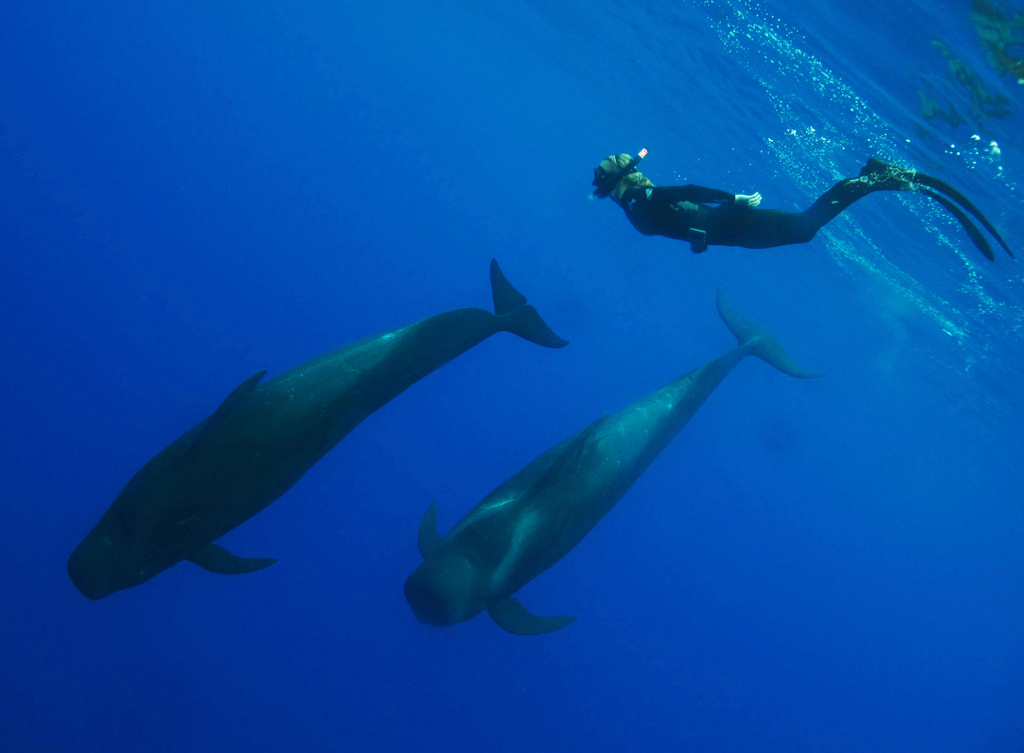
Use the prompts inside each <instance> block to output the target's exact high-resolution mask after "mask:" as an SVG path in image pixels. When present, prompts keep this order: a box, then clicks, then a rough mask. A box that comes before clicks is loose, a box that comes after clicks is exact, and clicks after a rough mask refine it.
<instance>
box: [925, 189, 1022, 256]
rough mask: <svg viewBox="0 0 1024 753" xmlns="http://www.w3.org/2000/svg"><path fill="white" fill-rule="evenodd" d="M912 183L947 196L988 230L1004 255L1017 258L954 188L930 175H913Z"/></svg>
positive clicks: (947, 206)
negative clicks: (1001, 248) (1004, 252)
mask: <svg viewBox="0 0 1024 753" xmlns="http://www.w3.org/2000/svg"><path fill="white" fill-rule="evenodd" d="M914 182H915V183H920V184H921V185H922V186H928V187H929V188H934V189H935V190H936V191H942V193H944V194H946V196H948V197H949V198H951V199H953V201H955V202H957V203H958V204H960V206H962V207H963V208H964V209H966V210H967V211H968V212H970V213H971V214H973V215H974V217H975V218H976V219H977V220H978V222H980V223H981V224H982V227H984V228H985V229H986V230H988V231H989V232H990V233H992V237H993V238H995V239H996V240H997V241H999V245H1000V246H1002V247H1003V250H1005V251H1006V253H1008V254H1009V255H1010V258H1012V259H1016V258H1017V257H1015V256H1014V255H1013V251H1011V250H1010V247H1009V246H1007V245H1006V241H1004V240H1003V237H1002V236H1001V235H1000V234H999V233H998V232H997V231H996V229H995V228H994V227H992V223H991V222H989V221H988V219H987V218H986V217H985V215H983V214H982V213H981V210H979V209H978V208H977V207H976V206H974V203H973V202H972V201H971V200H970V199H968V198H967V197H966V196H964V195H963V194H962V193H960V192H959V191H957V190H956V189H955V188H953V186H951V185H949V183H946V182H945V181H941V180H939V179H938V178H933V177H932V176H931V175H925V174H924V173H915V174H914ZM922 193H926V194H928V195H929V196H931V197H932V198H935V199H939V197H938V196H936V195H935V194H933V193H932V192H931V191H922ZM939 203H940V204H942V205H943V206H944V207H946V208H947V209H950V207H949V204H948V203H946V202H943V201H942V200H941V199H939ZM950 211H951V212H953V214H956V212H955V211H953V210H952V209H950ZM962 214H963V213H962V212H961V215H962ZM957 219H958V220H960V224H961V225H963V226H964V228H965V229H966V228H967V225H966V223H965V222H964V220H962V219H960V217H957ZM967 232H968V234H970V235H971V240H974V243H975V245H977V246H978V247H979V248H981V245H980V244H979V243H978V241H977V240H975V239H974V235H973V234H971V231H970V230H968V231H967ZM975 232H976V233H977V234H978V236H981V233H978V232H977V230H975ZM986 245H987V243H986ZM982 253H985V249H984V248H982ZM985 256H988V254H985ZM988 258H989V259H993V261H994V260H995V259H994V257H992V256H988Z"/></svg>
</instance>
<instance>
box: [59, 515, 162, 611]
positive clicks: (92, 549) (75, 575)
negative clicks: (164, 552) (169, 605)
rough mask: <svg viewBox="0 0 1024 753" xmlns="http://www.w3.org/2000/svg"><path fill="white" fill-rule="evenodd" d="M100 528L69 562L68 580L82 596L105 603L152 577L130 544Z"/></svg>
mask: <svg viewBox="0 0 1024 753" xmlns="http://www.w3.org/2000/svg"><path fill="white" fill-rule="evenodd" d="M104 528H105V526H103V527H101V526H100V525H97V526H96V528H94V529H93V530H92V531H91V532H90V533H89V535H88V536H86V537H85V538H84V539H83V540H82V543H80V544H79V545H78V546H77V547H75V551H73V552H72V553H71V556H70V557H69V558H68V576H69V577H70V578H71V582H72V583H74V584H75V588H77V589H78V590H79V591H80V592H81V593H82V595H83V596H85V597H86V598H88V599H93V600H96V599H102V598H104V597H106V596H110V594H112V593H114V592H115V591H121V590H123V589H125V588H131V587H132V586H137V585H139V584H140V583H142V582H144V581H147V580H149V579H150V578H151V577H152V576H153V575H154V574H155V573H152V572H151V571H150V570H149V568H148V567H147V564H145V563H142V562H140V559H139V557H138V555H137V553H136V552H135V551H133V550H134V547H132V546H131V542H130V541H126V540H125V539H123V538H120V537H117V536H116V535H114V536H112V535H111V534H112V533H113V532H112V531H106V530H104Z"/></svg>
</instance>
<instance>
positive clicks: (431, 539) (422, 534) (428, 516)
mask: <svg viewBox="0 0 1024 753" xmlns="http://www.w3.org/2000/svg"><path fill="white" fill-rule="evenodd" d="M416 543H417V544H418V545H419V548H420V556H421V557H423V559H426V558H427V557H429V556H430V555H432V554H433V553H434V552H436V551H437V550H438V549H440V548H441V537H440V536H438V534H437V502H431V503H430V507H428V508H427V511H426V512H425V513H423V520H421V521H420V531H419V536H418V538H417V542H416Z"/></svg>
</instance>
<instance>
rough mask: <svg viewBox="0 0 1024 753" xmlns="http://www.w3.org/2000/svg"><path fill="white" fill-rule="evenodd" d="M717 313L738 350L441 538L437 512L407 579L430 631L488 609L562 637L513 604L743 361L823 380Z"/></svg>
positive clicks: (588, 435) (490, 501)
mask: <svg viewBox="0 0 1024 753" xmlns="http://www.w3.org/2000/svg"><path fill="white" fill-rule="evenodd" d="M718 312H719V314H720V315H721V317H722V320H723V321H724V322H725V324H726V326H728V327H729V329H730V330H732V333H733V334H734V335H735V336H736V340H737V342H738V347H736V348H733V349H732V350H730V351H729V352H727V353H725V354H724V355H722V356H720V357H719V358H716V359H715V360H714V361H711V362H709V363H706V364H704V365H703V366H701V367H700V368H698V369H694V370H693V371H691V372H690V373H688V374H685V375H684V376H681V377H679V378H678V379H676V380H675V381H673V382H670V383H669V384H667V385H665V386H664V387H662V388H661V389H660V390H656V391H654V392H652V393H651V394H649V395H647V396H646V397H644V398H643V399H641V400H639V401H638V402H636V403H634V404H633V405H631V406H629V407H628V408H626V409H625V410H622V411H619V412H618V413H615V414H612V415H605V416H602V417H601V418H599V419H597V420H596V421H595V422H594V423H592V424H591V425H590V426H588V427H587V428H585V429H583V431H580V432H578V433H576V434H574V435H573V436H571V437H569V438H568V439H566V440H564V441H563V442H561V443H559V444H557V445H555V446H554V447H552V448H551V449H550V450H548V451H547V452H545V453H544V454H543V455H541V456H540V457H538V458H537V459H536V460H534V461H533V462H532V463H530V464H529V465H527V466H526V467H525V468H523V469H522V470H521V471H519V472H518V473H517V474H516V475H514V476H513V477H512V478H510V479H509V480H508V481H506V482H505V483H503V484H502V485H501V486H499V487H498V488H497V489H495V490H494V491H493V492H491V493H490V494H489V495H487V496H486V497H485V498H484V499H483V501H481V502H480V503H479V504H478V505H477V506H476V507H474V508H473V509H472V510H470V511H469V513H468V514H467V515H466V516H465V517H464V518H463V519H462V520H460V521H459V522H458V524H456V526H455V527H454V528H453V529H452V530H451V531H450V532H449V533H448V535H447V536H445V537H444V538H443V539H442V538H441V537H440V536H438V533H437V505H436V503H434V504H431V505H430V507H429V508H428V509H427V512H426V514H425V515H424V516H423V521H422V522H421V523H420V529H419V550H420V554H421V555H422V556H423V560H424V561H423V563H422V564H421V565H420V566H419V567H417V568H416V569H415V570H414V571H413V573H412V574H411V575H410V576H409V577H408V579H407V580H406V581H405V598H406V600H407V601H408V602H409V606H410V607H412V610H413V612H414V613H415V614H416V617H417V619H419V620H420V621H421V622H425V623H427V624H430V625H438V626H447V625H453V624H455V623H457V622H463V621H465V620H468V619H470V618H471V617H473V616H475V615H477V614H479V613H480V612H482V611H483V610H485V609H486V610H487V612H488V613H489V614H490V615H491V617H492V618H493V619H494V621H495V622H496V623H498V625H499V626H500V627H502V628H504V629H505V630H507V631H508V632H510V633H516V634H517V635H538V634H540V633H547V632H550V631H552V630H558V629H559V628H562V627H565V626H566V625H568V624H569V623H571V622H573V621H574V620H575V619H576V618H575V617H568V616H554V617H538V616H537V615H534V614H531V613H530V612H528V611H527V610H526V608H525V607H523V605H522V604H520V603H519V601H518V600H517V599H516V598H515V597H513V596H512V594H514V593H515V592H516V591H518V590H519V589H520V588H522V587H523V586H524V585H526V584H527V583H528V582H530V581H531V580H532V579H533V578H536V577H537V576H538V575H540V574H541V573H542V572H544V571H545V570H547V569H548V568H549V567H551V566H552V565H554V564H555V563H556V562H558V560H560V559H561V558H562V557H564V556H565V555H566V554H567V553H568V552H569V551H570V550H571V549H572V548H573V547H574V546H576V544H578V543H579V542H580V541H581V540H582V539H583V537H584V536H586V535H587V533H589V532H590V530H591V529H592V528H593V527H594V526H595V525H597V523H598V521H599V520H601V518H603V517H604V516H605V515H607V514H608V512H609V511H610V510H611V509H612V507H614V506H615V504H616V503H617V502H618V501H619V499H621V498H622V495H623V494H625V493H626V492H627V491H628V490H629V488H630V487H631V486H632V485H633V483H634V482H635V481H636V480H637V478H639V477H640V474H641V473H643V472H644V471H645V470H646V469H647V466H649V465H650V464H651V462H652V461H653V460H654V459H655V458H656V457H658V455H659V454H660V453H661V451H662V450H664V449H665V447H667V446H668V444H669V442H671V441H672V439H673V438H674V437H675V436H676V434H678V433H679V431H680V429H682V428H683V426H685V425H686V423H687V421H689V420H690V418H691V417H692V416H693V415H694V413H696V412H697V410H698V409H699V408H700V406H701V405H703V404H704V401H705V400H707V399H708V397H709V396H710V395H711V393H712V392H714V391H715V388H716V387H718V385H719V384H720V383H721V382H722V380H723V379H725V377H726V376H727V375H728V374H729V372H730V371H732V369H733V367H735V366H736V364H738V363H739V362H740V361H741V360H743V359H744V358H746V357H747V356H750V355H754V356H758V357H759V358H761V359H763V360H764V361H766V362H768V363H769V364H771V365H772V366H774V367H775V368H777V369H778V370H779V371H781V372H783V373H784V374H788V375H790V376H794V377H799V378H808V377H812V376H815V375H813V374H809V373H807V372H804V371H802V370H801V369H800V368H798V367H797V366H796V364H794V363H793V361H792V359H791V358H790V357H789V356H788V355H787V354H786V351H785V350H784V349H783V348H782V346H781V345H780V344H779V343H778V342H777V341H776V339H775V338H774V337H773V336H772V335H771V334H769V333H768V332H767V331H766V330H764V329H763V328H762V327H760V326H759V325H758V324H755V323H754V322H751V321H749V320H747V319H744V318H743V317H741V316H740V315H739V314H737V313H736V312H735V311H733V310H732V309H730V308H729V307H728V306H727V304H726V303H725V301H724V300H723V299H722V296H721V294H719V296H718Z"/></svg>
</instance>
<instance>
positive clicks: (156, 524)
mask: <svg viewBox="0 0 1024 753" xmlns="http://www.w3.org/2000/svg"><path fill="white" fill-rule="evenodd" d="M491 290H492V293H493V298H494V313H493V314H492V313H490V312H489V311H485V310H484V309H479V308H465V309H457V310H455V311H448V312H445V313H443V314H438V315H437V316H432V317H430V318H428V319H424V320H423V321H420V322H417V323H415V324H411V325H409V326H407V327H403V328H401V329H397V330H395V331H393V332H387V333H385V334H383V335H378V336H377V337H371V338H369V339H367V340H363V341H362V342H358V343H355V344H354V345H349V346H347V347H345V348H341V349H340V350H336V351H334V352H332V353H328V354H326V355H323V356H320V357H319V358H315V359H313V360H311V361H307V362H306V363H303V364H302V365H300V366H297V367H295V368H294V369H292V370H290V371H288V372H286V373H284V374H281V375H280V376H278V377H276V378H274V379H272V380H270V381H269V382H267V383H266V384H263V385H260V384H259V382H260V380H261V379H262V378H263V376H264V375H265V374H266V372H265V371H261V372H259V373H258V374H255V375H254V376H252V377H250V378H249V379H246V380H245V381H244V382H242V384H241V385H239V387H238V388H237V389H235V391H234V392H232V393H231V394H230V395H229V396H228V397H227V399H226V400H225V401H224V402H223V404H222V405H221V406H220V407H219V408H218V409H217V410H216V411H214V412H213V413H212V414H211V415H210V416H208V417H207V418H205V419H204V420H202V421H200V422H199V423H198V424H197V425H196V426H195V427H193V428H192V429H190V430H189V431H187V432H185V434H184V435H183V436H181V437H180V438H178V439H177V440H175V441H174V442H172V443H171V444H170V445H169V446H168V447H167V448H165V449H164V450H163V451H162V452H160V453H159V454H158V455H156V457H154V458H153V459H152V460H150V461H149V462H148V463H146V465H145V466H143V467H142V469H141V470H140V471H139V472H138V473H136V474H135V476H134V477H132V479H131V480H130V481H129V482H128V484H127V485H126V486H125V488H124V490H123V491H122V492H121V493H120V494H119V495H118V496H117V498H116V499H115V500H114V502H113V503H112V504H111V505H110V508H109V509H108V510H107V511H106V512H105V513H104V514H103V517H101V518H100V520H99V522H98V523H97V524H96V525H95V527H94V528H93V529H92V531H90V533H89V534H88V535H87V536H86V537H85V539H84V540H83V541H82V542H81V543H80V544H79V545H78V547H77V548H76V549H75V550H74V552H72V554H71V557H70V558H69V559H68V565H67V567H68V575H69V576H70V577H71V580H72V582H73V583H74V584H75V586H76V587H77V588H78V590H79V591H81V593H82V594H83V595H85V596H86V597H88V598H90V599H101V598H103V597H105V596H108V595H110V594H111V593H113V592H115V591H119V590H121V589H125V588H131V587H132V586H137V585H139V584H140V583H143V582H144V581H147V580H149V579H150V578H152V577H153V576H154V575H156V574H158V573H160V572H162V571H163V570H166V569H167V568H169V567H171V566H172V565H174V564H176V563H178V562H181V561H182V560H190V561H191V562H194V563H195V564H197V565H199V566H201V567H204V568H206V569H207V570H210V571H212V572H215V573H225V574H230V573H247V572H252V571H254V570H259V569H261V568H264V567H266V566H268V565H271V564H273V563H274V562H276V561H277V560H274V559H265V558H257V559H244V558H241V557H236V556H235V555H233V554H231V553H229V552H228V551H226V550H225V549H223V548H222V547H220V546H218V545H217V544H214V543H213V542H214V541H215V540H216V539H218V538H220V537H221V536H223V535H224V534H225V533H227V532H228V531H230V530H231V529H232V528H234V527H235V526H238V525H240V524H241V523H243V522H245V521H246V520H248V519H249V518H251V517H252V516H253V515H255V514H256V513H258V512H259V511H260V510H262V509H263V508H265V507H266V506H267V505H269V504H270V503H271V502H273V501H274V500H276V499H277V498H278V497H280V496H281V495H282V494H284V493H285V492H286V491H288V489H289V488H291V486H292V485H293V484H294V483H295V482H296V481H298V480H299V479H300V478H301V477H302V475H303V474H304V473H306V471H308V470H309V469H310V468H311V467H312V466H313V465H314V464H315V463H316V462H317V461H318V460H319V459H320V458H321V457H323V456H324V455H325V454H326V453H327V452H328V451H329V450H330V449H331V448H332V447H334V445H336V444H337V443H338V442H339V441H341V439H342V438H343V437H344V436H345V435H346V434H348V433H349V432H350V431H352V429H354V428H355V427H356V425H357V424H358V423H359V422H360V421H362V420H363V419H364V418H366V417H367V416H369V415H370V414H371V413H373V412H374V411H375V410H377V409H378V408H380V407H381V406H382V405H384V404H385V403H387V402H388V401H390V400H391V399H393V398H394V397H396V396H397V395H399V394H400V393H401V392H402V391H403V390H405V389H406V388H408V387H409V386H410V385H412V384H413V383H415V382H416V381H418V380H420V379H422V378H423V377H425V376H426V375H427V374H429V373H431V372H432V371H434V370H435V369H437V368H439V367H441V366H443V365H444V364H446V363H448V362H449V361H451V360H452V359H453V358H455V357H457V356H459V355H461V354H462V353H465V352H466V351H467V350H469V349H470V348H472V347H473V346H475V345H477V344H479V343H481V342H482V341H484V340H486V339H487V338H489V337H490V336H491V335H494V334H496V333H498V332H512V333H513V334H516V335H519V336H520V337H522V338H525V339H527V340H529V341H531V342H534V343H537V344H538V345H543V346H545V347H548V348H561V347H563V346H564V345H567V344H568V343H567V342H566V341H565V340H563V339H562V338H560V337H558V335H556V334H555V333H554V332H552V331H551V329H550V328H549V327H548V326H547V324H545V323H544V321H543V320H542V319H541V317H540V315H539V314H538V313H537V311H536V310H535V309H534V308H533V306H529V305H527V303H526V298H525V297H524V296H523V295H522V294H521V293H519V291H517V290H516V289H515V288H514V287H512V285H511V284H510V283H509V282H508V280H506V279H505V277H504V275H503V274H502V273H501V270H500V269H499V268H498V264H497V262H495V261H494V260H492V261H491Z"/></svg>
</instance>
